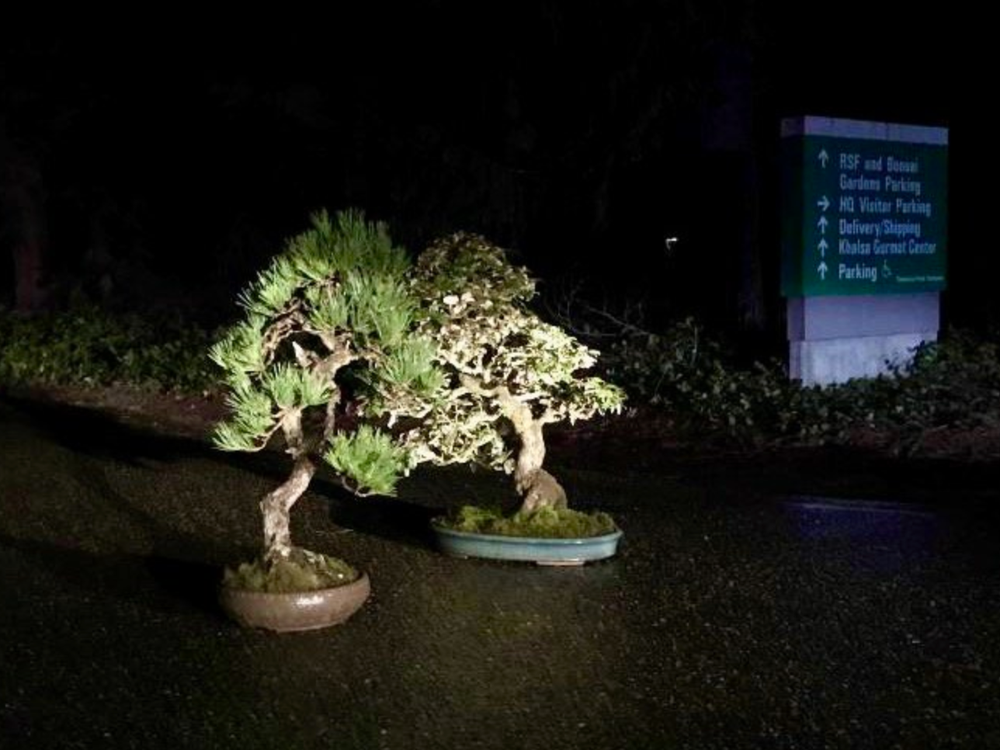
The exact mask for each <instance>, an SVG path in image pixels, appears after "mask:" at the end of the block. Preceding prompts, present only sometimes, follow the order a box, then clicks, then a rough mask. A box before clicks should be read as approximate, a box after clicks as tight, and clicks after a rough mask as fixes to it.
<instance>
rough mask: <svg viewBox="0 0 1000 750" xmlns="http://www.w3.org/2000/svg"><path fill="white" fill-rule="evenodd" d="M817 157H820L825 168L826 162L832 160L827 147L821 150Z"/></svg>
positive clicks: (820, 161)
mask: <svg viewBox="0 0 1000 750" xmlns="http://www.w3.org/2000/svg"><path fill="white" fill-rule="evenodd" d="M816 158H817V159H819V163H820V164H822V165H823V169H826V163H827V162H828V161H829V160H830V155H829V154H828V153H826V149H825V148H824V149H822V150H821V151H820V152H819V156H817V157H816Z"/></svg>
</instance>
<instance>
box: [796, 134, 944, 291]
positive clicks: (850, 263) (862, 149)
mask: <svg viewBox="0 0 1000 750" xmlns="http://www.w3.org/2000/svg"><path fill="white" fill-rule="evenodd" d="M782 131H783V132H782V136H783V137H782V165H781V166H782V193H783V195H782V259H783V264H782V293H783V294H784V295H785V296H788V297H802V296H817V295H842V294H905V293H911V292H927V291H937V290H940V289H943V288H944V286H945V268H946V252H945V250H946V247H947V239H948V237H947V213H948V202H947V198H948V194H947V166H948V161H947V160H948V133H947V130H946V129H944V128H928V127H920V126H908V125H890V124H886V123H874V122H863V121H859V120H834V119H829V118H820V117H802V118H796V119H794V120H786V121H785V122H784V123H782Z"/></svg>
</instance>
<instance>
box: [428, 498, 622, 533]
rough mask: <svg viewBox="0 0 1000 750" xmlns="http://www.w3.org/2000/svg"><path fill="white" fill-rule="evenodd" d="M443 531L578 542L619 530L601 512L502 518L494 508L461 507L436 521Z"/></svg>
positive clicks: (546, 510) (542, 512)
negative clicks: (445, 529) (444, 529)
mask: <svg viewBox="0 0 1000 750" xmlns="http://www.w3.org/2000/svg"><path fill="white" fill-rule="evenodd" d="M437 523H438V524H440V525H441V526H443V527H444V528H448V529H454V530H455V531H465V532H469V533H473V534H495V535H497V536H521V537H536V538H544V539H581V538H585V537H594V536H603V535H604V534H611V533H613V532H615V531H617V530H618V527H617V526H616V525H615V522H614V519H612V518H611V516H609V515H608V514H607V513H602V512H600V511H598V512H594V513H582V512H580V511H576V510H570V509H565V508H564V509H561V510H557V509H555V508H539V509H538V510H536V511H533V512H531V513H526V512H519V513H515V514H514V515H513V516H504V515H503V514H502V513H501V512H500V511H498V510H496V509H494V508H479V507H476V506H474V505H464V506H462V507H461V508H460V509H459V510H458V512H457V513H456V514H455V515H454V516H451V517H448V518H444V519H441V520H439V521H437Z"/></svg>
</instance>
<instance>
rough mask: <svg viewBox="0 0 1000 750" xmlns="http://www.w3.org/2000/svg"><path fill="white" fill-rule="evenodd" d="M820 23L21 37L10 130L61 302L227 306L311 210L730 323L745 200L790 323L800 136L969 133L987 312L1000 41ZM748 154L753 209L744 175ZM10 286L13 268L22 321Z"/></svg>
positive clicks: (962, 219) (961, 222)
mask: <svg viewBox="0 0 1000 750" xmlns="http://www.w3.org/2000/svg"><path fill="white" fill-rule="evenodd" d="M806 5H807V4H802V3H797V4H795V6H794V7H795V9H794V10H792V11H787V10H783V9H779V8H778V7H776V6H775V5H774V4H767V3H755V2H752V0H743V1H742V2H714V3H713V2H706V3H687V4H685V3H670V2H627V1H626V2H606V3H558V2H538V3H527V4H520V5H519V4H516V3H514V4H511V3H503V4H496V5H490V4H485V3H484V4H480V3H448V2H413V3H406V4H402V3H400V4H398V6H397V4H391V5H389V4H383V5H379V4H368V5H365V7H364V9H360V10H359V9H353V10H351V11H349V12H348V11H344V10H341V9H339V8H338V9H336V10H334V11H332V12H331V14H330V18H328V19H321V18H320V17H315V18H312V17H300V18H296V19H294V20H293V21H289V20H286V21H281V20H274V19H268V20H267V23H266V24H261V23H257V24H246V23H242V25H241V23H240V21H241V19H233V23H234V25H233V26H232V27H228V28H226V29H224V30H222V31H218V30H214V29H208V28H206V27H204V26H203V25H199V24H197V23H195V22H194V19H192V18H190V17H182V16H181V15H180V14H178V15H177V16H176V17H174V18H172V19H169V20H163V22H162V23H161V22H160V21H159V20H147V21H144V22H142V23H139V22H132V23H129V22H128V21H127V20H122V19H119V23H121V24H123V25H122V26H121V28H127V29H128V31H127V32H122V31H114V30H112V29H113V28H118V27H117V26H115V27H111V26H109V27H106V28H104V29H103V30H101V31H98V32H95V31H93V30H91V29H88V30H86V31H84V30H82V29H74V30H65V29H64V30H62V31H53V30H52V29H50V28H47V27H46V28H44V29H40V28H39V29H36V30H32V29H31V28H30V27H27V28H25V29H24V30H23V33H17V34H12V32H11V29H10V28H8V29H5V31H4V33H5V34H6V38H5V39H4V42H3V50H2V53H0V54H2V58H0V61H2V62H0V64H2V66H3V67H2V68H0V118H2V119H0V124H2V125H3V132H4V133H5V134H6V135H5V137H6V139H7V142H8V144H10V143H13V144H14V148H15V149H17V150H18V151H19V152H21V153H28V154H30V155H31V158H33V159H34V160H36V162H37V163H38V164H39V165H40V166H39V169H40V170H41V173H42V179H43V180H44V183H45V185H44V189H45V204H46V217H47V221H48V225H49V238H48V239H49V242H48V245H49V258H50V269H49V273H50V276H51V277H53V278H57V277H66V276H72V277H74V278H76V279H87V278H89V277H88V274H90V275H91V276H93V275H95V274H97V273H99V272H103V271H106V270H107V268H111V269H112V270H113V276H114V277H115V279H116V284H117V287H116V293H120V294H122V295H125V296H127V292H128V291H129V290H143V291H142V296H146V297H147V298H148V295H149V294H154V295H157V296H160V297H162V298H163V299H165V300H170V301H171V302H174V301H177V300H178V297H183V296H185V295H186V296H187V297H188V298H192V296H193V297H194V298H197V297H198V296H199V294H195V293H193V292H192V291H191V290H192V289H193V288H194V287H197V291H198V292H199V293H200V294H201V295H202V296H210V295H211V296H212V297H213V298H219V299H226V300H227V301H228V299H231V294H232V293H233V292H234V291H235V289H237V288H239V287H240V286H242V284H243V283H245V281H246V280H247V278H248V276H249V274H250V273H252V272H253V270H254V268H255V267H257V266H258V265H259V264H260V263H261V262H263V260H264V259H266V257H267V255H268V254H269V253H270V252H272V251H273V250H274V249H275V246H276V243H279V241H280V238H281V237H283V236H286V235H287V234H289V233H291V232H294V231H296V230H298V229H299V228H300V227H301V226H302V225H303V223H304V220H305V217H306V215H307V214H308V212H310V211H312V210H315V209H316V208H319V207H323V206H326V207H329V208H331V209H336V208H340V207H346V206H349V205H355V206H360V207H362V208H364V209H365V210H366V211H367V212H368V213H369V214H370V215H371V216H373V217H376V218H380V219H385V220H387V221H389V222H390V224H391V226H392V228H393V231H394V235H396V236H397V237H399V238H400V239H401V240H402V241H403V242H404V243H405V244H407V245H408V246H409V247H411V248H413V249H417V248H419V247H420V245H421V244H422V243H424V242H426V241H427V240H428V239H429V238H431V237H433V236H434V235H436V234H438V233H440V232H443V231H447V230H450V229H458V228H463V229H472V230H477V231H482V232H484V233H485V234H487V235H488V236H489V237H490V238H491V239H494V240H495V241H497V242H500V243H501V244H506V245H508V246H511V247H513V248H515V249H516V250H517V251H518V252H519V253H520V257H521V259H522V260H523V261H524V262H526V263H527V264H528V265H530V266H531V267H532V268H533V269H535V270H536V271H537V272H538V273H540V274H542V275H543V277H546V278H555V277H557V276H573V277H577V278H582V279H584V280H588V281H589V282H590V283H593V282H594V280H595V279H598V278H600V279H602V280H603V281H605V282H607V283H608V284H609V285H611V286H613V287H614V288H616V289H618V290H621V291H624V292H625V293H629V294H637V295H639V294H641V295H646V296H651V297H653V298H656V299H659V300H661V301H662V300H664V299H667V298H669V300H670V302H669V304H667V303H664V305H665V306H666V307H669V308H670V312H680V311H684V310H685V309H691V310H694V311H695V312H699V313H701V314H705V315H707V316H708V317H712V314H713V311H715V313H716V317H718V318H719V319H720V321H722V322H724V321H725V319H726V318H727V317H731V315H732V302H731V300H732V298H733V297H734V295H735V291H736V289H737V287H738V285H739V275H740V273H741V270H740V268H741V267H740V265H739V261H738V258H737V256H738V249H737V248H735V247H734V246H733V245H734V243H733V239H734V238H735V237H736V236H737V235H738V232H737V230H735V229H734V228H733V227H734V224H735V223H736V222H735V219H734V214H733V209H732V206H734V205H737V204H740V203H741V202H742V201H744V200H745V194H746V193H747V191H748V189H752V190H754V191H755V192H758V193H759V195H758V196H757V198H756V199H757V200H759V202H760V207H761V220H760V231H759V235H758V243H759V245H760V247H761V255H762V258H763V259H764V263H765V265H764V275H765V278H764V290H765V292H766V294H767V296H768V299H769V300H770V301H769V304H770V305H772V307H773V306H774V303H775V300H776V285H777V280H776V274H777V271H776V265H775V259H776V256H775V254H774V252H773V247H774V245H775V242H776V240H775V239H774V232H775V230H774V226H775V225H776V221H775V218H774V217H775V215H776V205H775V197H774V193H775V190H776V180H775V179H774V169H773V157H774V153H775V149H776V144H777V140H778V122H779V120H780V117H782V116H785V115H790V114H802V113H810V114H823V115H833V116H844V117H857V118H863V119H873V120H890V121H902V122H918V123H925V124H935V125H945V126H949V127H950V128H951V142H952V146H951V154H952V177H951V188H952V196H953V198H952V205H951V219H952V243H951V248H950V258H951V266H952V271H951V273H952V280H953V282H954V283H953V285H952V286H953V292H951V294H952V295H953V296H954V295H955V294H958V293H959V292H961V293H962V295H963V296H965V297H967V296H968V295H970V294H973V293H975V292H976V290H977V289H978V287H977V286H976V285H975V283H974V280H975V279H977V278H981V277H982V275H983V273H984V272H986V271H988V270H989V269H992V268H993V266H994V265H995V262H994V261H993V260H992V259H990V258H986V257H984V254H983V251H984V248H982V247H980V246H979V244H978V243H979V242H981V241H982V238H983V237H985V236H987V234H988V226H987V224H986V217H987V216H988V210H989V206H988V205H987V204H986V201H987V200H989V197H988V196H986V195H985V194H983V193H981V192H977V190H974V189H973V188H972V187H971V184H970V183H971V181H972V179H974V178H976V177H977V173H978V172H981V171H982V170H983V169H984V167H988V164H989V163H991V162H990V160H993V161H995V158H996V157H995V156H993V155H992V153H991V152H989V150H988V144H989V142H990V140H989V138H988V137H987V135H986V129H987V127H988V124H987V123H985V122H984V121H983V120H982V117H983V114H982V111H983V109H985V105H983V104H981V103H980V101H981V99H980V97H981V96H982V94H980V93H977V92H979V91H982V90H983V89H984V88H985V87H988V86H989V78H988V77H987V75H986V74H985V73H983V72H982V71H984V70H986V69H989V67H990V66H989V65H987V64H986V63H985V60H983V59H981V58H982V57H985V56H986V54H987V52H991V50H990V49H989V47H987V46H986V45H982V44H979V43H978V41H977V39H982V38H983V37H984V36H985V30H984V27H983V25H982V24H978V23H976V22H975V19H973V18H970V17H967V16H964V17H959V16H958V15H957V13H956V12H954V11H950V10H949V9H947V8H944V9H939V10H936V11H934V12H929V11H923V10H916V9H914V7H913V6H901V8H900V9H893V8H892V7H891V6H886V5H885V4H876V3H867V4H862V3H857V2H848V3H836V4H827V5H817V4H808V7H805V6H806ZM876 5H878V8H879V10H878V11H877V15H876V14H875V13H876V11H875V10H874V9H873V7H872V6H876ZM161 20H162V19H161ZM741 139H744V140H747V143H748V144H749V145H745V144H740V140H741ZM720 142H721V146H720ZM734 144H735V145H734ZM750 145H752V149H753V152H754V153H755V154H756V155H757V159H758V168H759V174H758V178H757V180H756V182H755V183H754V187H753V188H748V187H747V186H746V185H745V184H743V183H741V182H740V181H738V180H735V181H734V180H733V179H731V178H732V175H733V174H735V172H734V171H733V170H734V168H736V167H737V166H738V165H739V164H740V163H741V162H740V161H739V159H740V158H742V157H740V156H739V153H740V149H741V148H742V149H744V150H745V151H746V150H749V146H750ZM734 153H735V156H734ZM6 216H7V218H8V224H9V211H8V212H7V214H6ZM674 235H677V236H680V237H681V239H682V242H681V243H680V244H678V246H677V248H678V249H677V256H676V257H674V258H667V257H666V256H665V255H664V253H663V252H662V247H663V246H662V240H663V238H664V237H666V236H674ZM0 238H2V239H0V241H2V242H3V244H4V257H5V258H6V256H8V255H9V246H10V243H11V237H10V232H4V233H3V234H0ZM98 246H99V247H100V248H101V252H98V253H96V259H95V251H94V250H93V248H94V247H98ZM88 248H90V251H89V253H88ZM102 253H103V254H102ZM609 258H614V259H615V262H614V263H609V260H608V259H609ZM102 264H103V265H102ZM720 269H721V270H720ZM709 271H711V273H708V272H709ZM11 276H12V274H11V272H10V269H9V267H7V268H5V267H4V266H3V264H0V282H2V286H0V300H2V299H3V298H4V297H9V291H8V288H9V287H10V286H11ZM720 278H721V279H722V281H719V279H720ZM196 279H197V281H195V280H196ZM708 279H713V280H712V281H709V280H708ZM61 281H62V283H63V286H65V285H66V282H65V278H62V279H61ZM956 288H957V291H955V290H956ZM196 301H197V302H198V303H199V304H200V303H202V302H204V301H205V300H202V299H198V300H196Z"/></svg>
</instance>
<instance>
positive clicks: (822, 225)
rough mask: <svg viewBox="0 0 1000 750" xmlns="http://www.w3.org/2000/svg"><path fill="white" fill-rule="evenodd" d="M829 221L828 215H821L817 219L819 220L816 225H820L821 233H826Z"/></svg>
mask: <svg viewBox="0 0 1000 750" xmlns="http://www.w3.org/2000/svg"><path fill="white" fill-rule="evenodd" d="M829 223H830V222H828V221H827V220H826V217H825V216H820V217H819V221H817V222H816V226H818V227H819V233H820V234H826V226H827V224H829Z"/></svg>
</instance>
